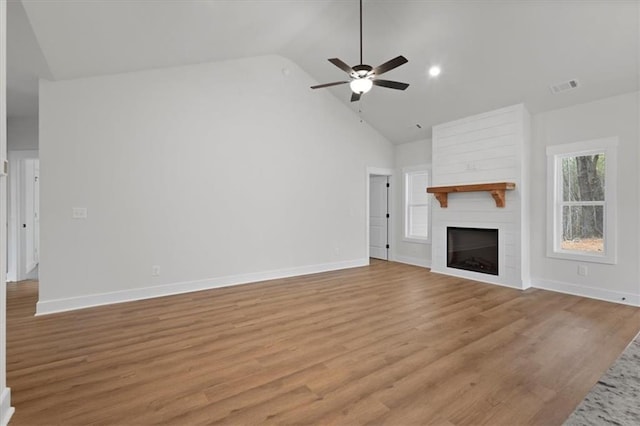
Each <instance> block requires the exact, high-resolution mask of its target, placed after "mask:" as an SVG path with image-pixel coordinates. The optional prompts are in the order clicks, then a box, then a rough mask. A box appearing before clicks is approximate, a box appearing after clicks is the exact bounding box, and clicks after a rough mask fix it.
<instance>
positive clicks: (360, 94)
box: [351, 92, 362, 102]
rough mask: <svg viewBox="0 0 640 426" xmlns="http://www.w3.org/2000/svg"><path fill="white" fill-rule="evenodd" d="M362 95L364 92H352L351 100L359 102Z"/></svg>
mask: <svg viewBox="0 0 640 426" xmlns="http://www.w3.org/2000/svg"><path fill="white" fill-rule="evenodd" d="M360 96H362V93H356V92H353V93H351V102H358V101H359V100H360Z"/></svg>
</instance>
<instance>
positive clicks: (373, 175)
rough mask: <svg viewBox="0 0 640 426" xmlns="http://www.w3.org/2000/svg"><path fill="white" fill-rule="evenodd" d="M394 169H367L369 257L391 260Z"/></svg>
mask: <svg viewBox="0 0 640 426" xmlns="http://www.w3.org/2000/svg"><path fill="white" fill-rule="evenodd" d="M392 173H393V171H392V170H387V169H368V170H367V183H368V185H367V250H368V254H369V256H368V257H369V259H380V260H391V259H392V256H391V237H392V226H391V219H392V217H391V201H392V199H391V179H392Z"/></svg>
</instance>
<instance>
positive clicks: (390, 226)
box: [365, 167, 396, 262]
mask: <svg viewBox="0 0 640 426" xmlns="http://www.w3.org/2000/svg"><path fill="white" fill-rule="evenodd" d="M394 174H395V170H394V169H387V168H382V167H367V170H366V176H365V194H366V195H365V199H366V203H365V243H366V247H365V250H366V251H365V253H366V254H367V262H370V261H371V258H370V257H369V255H370V253H369V243H370V241H369V225H370V223H369V215H370V210H371V200H370V198H371V193H370V191H371V188H370V182H371V181H370V179H371V176H387V177H388V178H389V190H388V191H387V205H388V206H389V221H388V222H387V230H388V233H389V240H388V244H389V250H388V251H387V260H388V261H390V262H391V261H394V260H395V258H396V257H395V244H394V243H393V241H394V236H395V224H396V214H395V208H394V206H395V205H394V203H393V188H394V182H395V181H394V179H393V175H394Z"/></svg>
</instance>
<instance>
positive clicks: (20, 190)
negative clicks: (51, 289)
mask: <svg viewBox="0 0 640 426" xmlns="http://www.w3.org/2000/svg"><path fill="white" fill-rule="evenodd" d="M8 187H9V188H8V189H9V191H8V194H7V195H8V196H7V198H8V200H7V201H8V203H7V205H8V235H7V237H8V238H7V249H8V250H7V281H9V282H20V281H25V280H37V279H38V266H39V263H40V160H39V159H38V151H9V179H8Z"/></svg>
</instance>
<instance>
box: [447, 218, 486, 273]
mask: <svg viewBox="0 0 640 426" xmlns="http://www.w3.org/2000/svg"><path fill="white" fill-rule="evenodd" d="M447 266H448V267H449V268H455V269H464V270H466V271H473V272H480V273H482V274H489V275H498V230H497V229H485V228H459V227H447Z"/></svg>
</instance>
